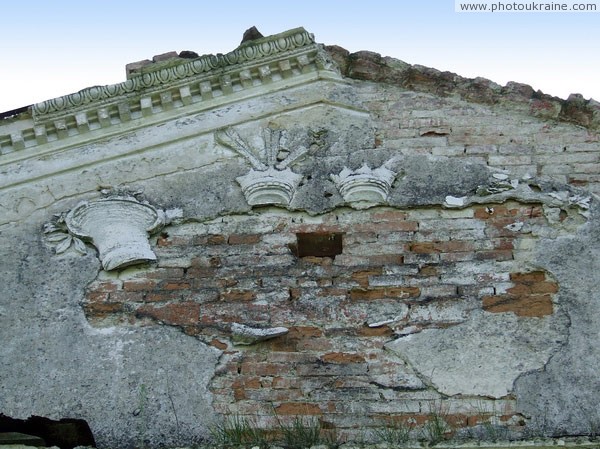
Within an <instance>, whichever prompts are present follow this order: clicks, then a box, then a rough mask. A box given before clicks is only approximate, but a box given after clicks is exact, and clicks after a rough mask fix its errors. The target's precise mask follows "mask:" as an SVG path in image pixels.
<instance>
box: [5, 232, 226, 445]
mask: <svg viewBox="0 0 600 449" xmlns="http://www.w3.org/2000/svg"><path fill="white" fill-rule="evenodd" d="M39 227H40V224H39V223H31V222H30V223H27V224H24V225H22V226H20V227H18V228H13V229H11V230H6V228H4V229H2V233H1V237H2V238H1V239H0V245H1V246H0V261H1V263H0V282H1V284H2V294H1V295H0V341H2V345H0V359H1V360H2V369H1V370H0V410H1V411H2V413H4V414H5V415H7V416H11V417H13V418H20V419H25V418H27V417H29V416H30V415H38V416H44V417H48V418H51V419H61V418H81V419H85V420H86V421H87V422H88V423H89V425H90V427H91V429H92V431H93V433H94V436H95V438H96V442H97V444H98V445H99V446H100V447H116V446H119V447H133V446H134V445H138V446H139V445H141V444H146V445H152V446H154V445H157V444H160V445H163V444H166V445H171V446H173V445H178V444H183V443H187V444H190V443H191V442H194V441H196V440H197V439H199V438H201V436H202V435H206V427H207V425H208V424H209V423H210V421H211V417H212V416H213V414H212V410H211V395H210V394H209V392H208V391H207V384H208V382H209V381H210V379H211V377H212V375H213V372H214V369H215V366H216V363H217V359H218V351H217V350H216V349H214V348H210V347H207V346H205V345H204V344H202V343H201V342H200V341H198V340H196V339H195V338H192V337H188V336H186V335H184V334H183V333H182V332H180V331H178V330H176V329H173V328H159V327H152V328H150V327H149V328H140V327H138V328H130V327H127V326H122V327H119V328H102V329H94V328H92V327H91V326H90V325H89V324H88V322H87V321H86V319H85V317H84V315H83V310H82V308H81V306H80V305H79V301H80V300H81V299H82V295H83V289H84V287H85V285H86V284H87V283H88V282H90V281H91V280H92V279H94V278H95V277H96V275H97V273H98V270H99V263H98V259H97V257H96V255H95V254H94V252H93V251H92V250H91V249H90V251H89V253H88V254H87V255H86V256H85V257H81V256H77V255H75V254H73V253H71V254H65V255H63V256H60V257H56V256H54V255H53V254H52V252H51V250H50V249H49V248H47V247H46V246H45V245H44V244H43V243H42V242H41V239H40V238H39ZM34 236H38V237H34Z"/></svg>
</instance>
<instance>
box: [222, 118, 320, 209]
mask: <svg viewBox="0 0 600 449" xmlns="http://www.w3.org/2000/svg"><path fill="white" fill-rule="evenodd" d="M325 133H326V131H323V130H320V131H316V132H315V131H310V132H309V134H310V137H311V138H312V144H311V145H308V146H306V145H302V144H301V143H295V144H294V143H293V142H290V141H289V140H287V139H286V141H288V143H290V144H291V145H289V146H288V145H284V144H283V139H284V137H286V132H285V131H284V130H281V129H277V128H271V127H269V128H264V129H263V133H262V140H263V148H259V149H257V148H255V147H253V146H252V145H251V144H250V143H248V142H247V141H246V140H244V139H243V138H242V137H241V136H240V135H239V134H238V132H237V131H236V130H234V129H233V128H225V129H222V130H219V131H217V132H215V140H216V141H217V142H218V143H220V144H221V145H223V146H226V147H228V148H230V149H232V150H233V151H235V152H236V153H238V154H239V155H240V156H242V157H244V158H245V159H246V160H247V161H248V162H249V163H250V165H252V170H250V171H249V172H248V173H247V174H246V175H244V176H240V177H238V178H236V180H237V182H238V183H239V184H240V186H241V187H242V192H243V193H244V196H245V197H246V201H248V204H249V205H251V206H257V205H266V204H276V205H283V206H287V205H289V203H290V202H291V200H292V197H293V196H294V192H295V191H296V188H297V187H298V185H299V184H300V182H301V181H302V175H299V174H297V173H294V172H293V171H292V170H291V169H290V167H289V166H290V165H291V164H293V163H294V162H296V161H297V160H299V159H300V158H302V157H303V156H305V155H306V154H307V153H308V152H309V151H311V147H313V146H316V147H322V146H323V136H324V134H325ZM292 140H293V139H292Z"/></svg>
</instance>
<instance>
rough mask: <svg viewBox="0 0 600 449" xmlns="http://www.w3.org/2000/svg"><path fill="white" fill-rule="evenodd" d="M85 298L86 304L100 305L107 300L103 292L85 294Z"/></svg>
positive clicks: (106, 295) (105, 293)
mask: <svg viewBox="0 0 600 449" xmlns="http://www.w3.org/2000/svg"><path fill="white" fill-rule="evenodd" d="M85 298H86V300H87V302H88V303H101V302H105V301H107V300H108V293H107V292H103V291H91V292H87V294H86V295H85Z"/></svg>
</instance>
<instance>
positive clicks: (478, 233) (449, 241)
mask: <svg viewBox="0 0 600 449" xmlns="http://www.w3.org/2000/svg"><path fill="white" fill-rule="evenodd" d="M517 223H518V224H519V226H514V225H515V224H517ZM547 226H548V223H547V221H546V218H545V216H544V214H543V209H542V207H541V206H540V205H535V204H533V205H523V204H519V203H516V202H515V203H506V204H503V205H496V204H494V205H492V204H490V205H480V206H476V207H471V208H467V209H464V210H458V211H455V210H444V209H441V208H423V209H408V210H396V209H391V208H382V207H380V208H373V209H369V210H366V211H355V210H349V209H339V210H336V211H335V212H331V213H328V214H324V215H321V216H317V217H311V216H309V215H306V214H302V213H288V212H284V211H275V210H267V209H265V210H261V211H258V212H257V213H256V214H255V215H248V216H230V217H223V218H219V219H216V220H213V221H210V222H206V223H202V224H200V223H195V224H183V225H179V226H172V227H169V228H166V229H165V231H164V232H163V233H162V234H161V235H160V236H158V237H157V238H156V239H155V241H154V242H153V243H154V244H155V250H156V253H157V256H158V264H157V265H156V266H148V267H142V268H131V269H127V270H125V271H122V272H121V273H117V274H111V273H105V272H101V275H100V277H99V278H98V279H97V280H96V281H95V282H94V283H92V284H91V285H89V286H88V288H87V291H86V296H85V304H84V309H85V312H86V315H87V317H88V319H89V320H90V322H92V324H94V325H96V326H109V325H113V324H117V323H128V324H134V325H139V326H152V325H156V324H159V323H160V324H163V325H171V326H177V327H179V328H181V329H182V330H183V331H184V332H185V333H187V334H189V335H193V336H197V337H198V338H199V339H200V340H202V341H203V342H205V343H207V344H210V345H213V346H215V347H216V348H218V349H220V350H221V351H223V352H222V357H221V362H220V366H219V368H218V370H217V372H216V374H215V376H214V378H213V379H212V381H211V391H212V393H213V403H214V407H215V409H216V410H217V411H218V412H220V413H223V414H237V415H242V416H248V417H250V418H252V419H253V420H257V422H258V423H259V424H260V425H264V426H270V425H272V424H274V422H275V420H276V416H279V417H280V419H281V418H282V417H283V418H285V417H288V416H298V415H300V416H304V415H306V416H313V417H318V418H319V419H320V420H322V422H323V423H324V424H325V425H326V426H328V427H330V428H336V429H338V430H339V432H340V433H341V434H343V435H345V436H346V437H347V438H352V437H358V436H360V434H361V433H364V432H365V429H369V428H373V427H377V426H386V425H389V424H390V423H393V422H395V421H398V420H400V421H406V422H412V423H416V424H422V423H423V422H425V421H426V420H427V419H428V413H429V411H430V410H431V409H432V407H439V406H440V405H441V406H442V407H443V408H444V410H445V411H447V413H448V414H449V416H448V418H447V419H448V420H449V421H451V422H452V423H453V424H454V425H455V426H457V427H465V426H471V425H474V424H475V423H477V422H478V420H481V419H482V418H481V417H482V413H481V410H482V404H483V407H484V409H486V410H495V414H496V415H498V416H497V418H499V419H500V420H501V422H504V423H507V424H509V425H511V426H518V425H521V424H523V422H522V419H521V417H520V416H519V415H518V414H517V413H516V412H515V411H514V398H512V397H510V396H507V397H505V398H501V399H497V400H495V401H494V400H492V399H489V398H484V397H465V398H456V397H453V398H445V397H443V396H442V395H440V394H439V393H437V392H436V391H435V389H433V388H432V387H431V386H430V385H428V384H427V382H426V379H424V378H422V376H421V375H419V373H416V372H415V371H414V370H413V369H412V368H411V367H410V366H408V365H407V363H405V362H404V361H403V360H402V359H400V358H399V357H398V356H396V355H394V354H393V353H391V352H389V351H387V350H386V348H385V346H386V343H387V342H390V341H392V340H394V339H396V338H400V337H401V336H403V335H409V334H412V333H418V332H420V331H422V330H423V329H427V328H447V327H451V326H454V325H457V324H459V323H462V322H464V321H465V320H468V319H469V316H470V314H471V313H473V311H475V310H479V311H480V310H482V309H483V310H484V311H485V313H512V314H515V315H516V316H518V317H520V318H521V319H528V320H535V319H540V318H541V317H544V316H547V315H551V314H553V313H554V301H555V297H556V294H557V292H558V289H559V286H558V285H557V283H556V282H555V281H554V280H553V279H552V277H551V276H550V275H549V274H548V273H546V272H544V271H543V270H540V269H533V268H531V267H529V266H528V264H527V261H528V260H530V259H531V251H533V249H534V247H535V242H536V239H537V236H536V235H535V232H532V229H536V227H537V228H539V227H547ZM299 233H303V234H305V233H308V235H309V236H310V235H311V233H317V234H318V235H323V234H325V235H332V234H342V249H341V254H338V255H335V256H333V257H317V256H305V257H298V256H297V255H296V254H297V253H298V248H297V244H298V241H297V234H299ZM232 323H242V324H246V325H249V326H254V327H272V326H285V327H287V328H289V333H288V334H287V335H284V336H280V337H277V338H274V339H272V340H269V341H265V342H260V343H257V344H255V345H252V346H236V345H234V344H233V343H232V340H231V330H230V327H231V324H232Z"/></svg>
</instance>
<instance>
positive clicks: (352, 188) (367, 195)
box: [331, 163, 396, 209]
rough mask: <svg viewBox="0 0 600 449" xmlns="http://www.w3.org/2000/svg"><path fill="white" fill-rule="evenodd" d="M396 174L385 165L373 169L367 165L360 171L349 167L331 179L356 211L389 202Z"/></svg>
mask: <svg viewBox="0 0 600 449" xmlns="http://www.w3.org/2000/svg"><path fill="white" fill-rule="evenodd" d="M395 178H396V173H394V172H393V171H391V170H390V169H388V168H387V167H386V166H385V165H383V166H381V167H379V168H376V169H372V168H370V167H369V166H368V165H367V164H366V163H365V164H363V166H362V167H360V168H359V169H358V170H350V169H349V168H347V167H344V169H343V170H342V171H341V172H340V173H339V174H338V175H331V179H332V180H333V182H334V183H335V185H336V186H337V188H338V190H339V191H340V193H341V195H342V197H343V198H344V201H346V202H347V203H349V204H350V206H352V207H354V208H355V209H367V208H369V207H372V206H376V205H378V204H383V203H386V202H387V199H388V195H389V192H390V188H391V187H392V183H393V182H394V179H395Z"/></svg>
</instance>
